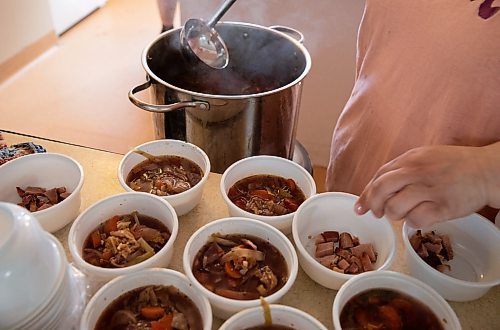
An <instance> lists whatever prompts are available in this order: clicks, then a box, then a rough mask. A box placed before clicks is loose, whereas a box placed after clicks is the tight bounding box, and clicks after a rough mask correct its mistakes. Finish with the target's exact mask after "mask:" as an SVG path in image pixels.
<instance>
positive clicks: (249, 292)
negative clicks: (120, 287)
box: [183, 217, 298, 319]
mask: <svg viewBox="0 0 500 330" xmlns="http://www.w3.org/2000/svg"><path fill="white" fill-rule="evenodd" d="M183 268H184V271H185V273H186V275H187V277H188V278H189V279H190V280H191V282H193V284H194V286H195V287H196V288H197V289H198V290H199V291H200V292H201V293H202V294H203V295H205V296H206V297H207V298H208V300H209V301H210V303H211V305H212V308H213V310H214V314H215V315H217V316H218V317H220V318H224V319H225V318H228V317H229V316H231V315H233V314H234V313H236V312H239V311H241V310H243V309H246V308H250V307H255V306H259V305H260V300H259V298H260V297H264V298H265V299H266V301H268V302H269V303H274V302H277V301H278V300H279V299H281V297H283V295H284V294H285V293H286V292H288V290H289V289H290V288H291V286H292V285H293V283H294V281H295V278H296V276H297V271H298V261H297V255H296V253H295V249H294V248H293V245H292V243H291V242H290V241H289V240H288V238H287V237H286V236H285V235H284V234H283V233H281V232H280V231H279V230H277V229H276V228H274V227H272V226H270V225H268V224H265V223H263V222H261V221H258V220H254V219H248V218H239V217H232V218H224V219H219V220H216V221H213V222H210V223H208V224H206V225H205V226H203V227H201V228H200V229H198V230H197V231H196V232H195V233H194V234H193V235H192V236H191V237H190V238H189V240H188V242H187V243H186V248H185V249H184V254H183Z"/></svg>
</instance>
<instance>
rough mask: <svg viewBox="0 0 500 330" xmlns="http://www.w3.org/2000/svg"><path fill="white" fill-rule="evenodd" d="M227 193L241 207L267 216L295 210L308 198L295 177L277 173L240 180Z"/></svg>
mask: <svg viewBox="0 0 500 330" xmlns="http://www.w3.org/2000/svg"><path fill="white" fill-rule="evenodd" d="M227 195H228V197H229V199H230V200H231V201H232V202H233V203H234V204H235V205H236V206H238V207H239V208H240V209H243V210H245V211H247V212H250V213H254V214H257V215H266V216H276V215H284V214H288V213H292V212H295V211H296V210H297V208H298V207H299V205H300V204H302V203H303V202H304V201H305V199H306V197H305V195H304V193H303V192H302V190H301V189H300V188H299V187H298V186H297V184H296V183H295V181H294V180H293V179H285V178H282V177H280V176H275V175H253V176H249V177H247V178H244V179H242V180H239V181H238V182H236V183H235V184H234V185H233V186H232V187H231V188H229V191H228V193H227Z"/></svg>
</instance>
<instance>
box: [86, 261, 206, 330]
mask: <svg viewBox="0 0 500 330" xmlns="http://www.w3.org/2000/svg"><path fill="white" fill-rule="evenodd" d="M148 285H165V286H168V285H172V286H174V287H176V288H177V289H179V291H181V292H182V293H184V294H185V295H186V296H188V297H189V298H190V299H191V300H192V301H193V303H194V304H195V305H196V307H198V310H199V311H200V314H201V318H202V321H203V329H204V330H210V329H212V309H211V307H210V304H209V302H208V300H207V298H205V296H203V295H200V294H199V292H197V291H196V289H195V288H194V287H193V285H192V284H191V283H190V282H189V280H188V279H187V278H186V276H184V274H182V273H179V272H177V271H175V270H171V269H159V268H153V269H146V270H141V271H138V272H135V273H131V274H128V275H124V276H120V277H117V278H115V279H114V280H112V281H110V282H108V283H107V284H106V285H104V286H103V287H102V288H101V289H99V291H97V293H96V294H95V295H94V296H93V297H92V299H90V301H89V303H88V304H87V307H86V308H85V311H84V312H83V316H82V319H81V322H80V329H81V330H91V329H94V328H95V325H96V323H97V321H98V320H99V316H101V313H102V312H103V311H104V309H105V308H106V307H107V306H108V305H109V304H111V303H112V302H113V301H114V300H115V299H117V298H118V297H120V296H121V295H122V294H124V293H126V292H129V291H131V290H133V289H137V288H140V287H143V286H148Z"/></svg>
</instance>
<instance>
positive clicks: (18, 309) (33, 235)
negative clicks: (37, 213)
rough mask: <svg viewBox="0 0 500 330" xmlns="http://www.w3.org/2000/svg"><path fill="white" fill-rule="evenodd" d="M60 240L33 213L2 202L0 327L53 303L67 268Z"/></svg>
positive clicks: (29, 317)
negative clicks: (45, 229)
mask: <svg viewBox="0 0 500 330" xmlns="http://www.w3.org/2000/svg"><path fill="white" fill-rule="evenodd" d="M67 265H68V264H67V260H66V253H65V252H64V249H63V247H62V245H61V243H60V242H59V241H58V240H57V239H56V238H55V237H54V236H52V235H51V234H49V233H47V232H46V231H44V230H43V229H42V228H41V226H40V224H39V223H38V221H37V220H36V219H35V217H34V216H33V214H32V213H30V212H29V211H27V210H26V209H24V208H22V207H20V206H17V205H15V204H11V203H2V202H0V279H1V280H0V292H1V294H0V328H1V329H11V328H15V327H17V325H19V324H22V323H23V322H25V321H26V320H30V319H31V318H32V317H38V315H39V314H40V312H41V311H42V310H44V309H46V308H49V309H50V306H49V304H50V303H53V298H54V297H55V296H56V293H57V290H58V289H59V288H60V287H61V284H62V282H63V280H64V274H65V270H66V267H67Z"/></svg>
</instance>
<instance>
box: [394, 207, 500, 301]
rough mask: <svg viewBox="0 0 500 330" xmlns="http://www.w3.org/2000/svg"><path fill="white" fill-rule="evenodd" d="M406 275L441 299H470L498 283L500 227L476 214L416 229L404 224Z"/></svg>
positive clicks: (499, 274)
mask: <svg viewBox="0 0 500 330" xmlns="http://www.w3.org/2000/svg"><path fill="white" fill-rule="evenodd" d="M402 236H403V243H404V247H405V253H406V259H407V261H408V267H409V270H410V274H411V275H412V276H414V277H416V278H418V279H420V280H421V281H423V282H425V283H427V284H428V285H430V286H431V287H432V288H434V289H435V290H436V291H437V292H439V293H440V294H441V295H442V296H443V297H444V298H445V299H447V300H451V301H471V300H475V299H478V298H480V297H482V296H483V295H485V294H486V293H487V292H488V291H489V290H490V289H491V288H493V287H494V286H496V285H499V284H500V257H499V255H498V252H499V251H500V230H498V228H497V227H495V225H494V224H493V223H491V222H490V221H489V220H487V219H486V218H483V217H482V216H480V215H478V214H471V215H469V216H466V217H463V218H459V219H455V220H450V221H446V222H440V223H437V224H435V225H433V226H431V227H428V228H422V229H416V228H412V227H410V226H408V224H407V223H404V225H403V229H402Z"/></svg>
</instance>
